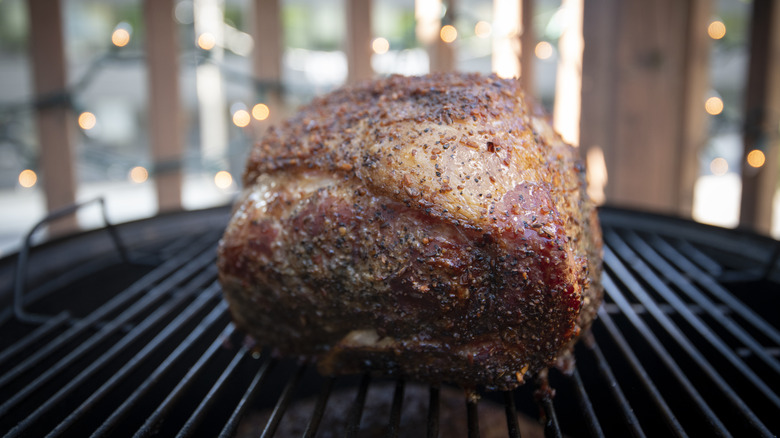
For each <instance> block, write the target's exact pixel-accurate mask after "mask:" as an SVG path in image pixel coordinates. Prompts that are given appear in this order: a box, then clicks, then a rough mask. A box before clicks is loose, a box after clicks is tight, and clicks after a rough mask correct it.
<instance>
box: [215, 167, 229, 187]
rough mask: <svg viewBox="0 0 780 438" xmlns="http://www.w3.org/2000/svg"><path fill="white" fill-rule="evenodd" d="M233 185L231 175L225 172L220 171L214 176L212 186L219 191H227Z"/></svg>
mask: <svg viewBox="0 0 780 438" xmlns="http://www.w3.org/2000/svg"><path fill="white" fill-rule="evenodd" d="M232 184H233V175H231V174H230V172H228V171H226V170H220V171H219V172H217V174H216V175H214V185H216V186H217V187H218V188H220V189H223V190H224V189H227V188H229V187H230V186H231V185H232Z"/></svg>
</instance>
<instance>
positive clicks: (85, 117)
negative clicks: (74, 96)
mask: <svg viewBox="0 0 780 438" xmlns="http://www.w3.org/2000/svg"><path fill="white" fill-rule="evenodd" d="M95 125H97V117H95V115H94V114H92V113H91V112H89V111H84V112H83V113H81V114H80V115H79V127H81V129H85V130H87V131H89V130H90V129H92V128H94V127H95Z"/></svg>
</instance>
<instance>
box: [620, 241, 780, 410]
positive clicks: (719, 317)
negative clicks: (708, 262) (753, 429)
mask: <svg viewBox="0 0 780 438" xmlns="http://www.w3.org/2000/svg"><path fill="white" fill-rule="evenodd" d="M626 239H627V241H628V242H630V243H631V245H633V246H634V248H636V249H637V250H639V251H640V252H641V253H642V256H643V257H644V259H645V260H647V261H648V262H649V263H650V264H652V265H653V266H654V267H655V268H656V269H658V270H660V272H662V273H663V275H664V276H665V277H666V278H667V279H669V280H670V281H671V282H672V283H674V284H675V285H676V286H677V287H678V288H679V289H680V290H681V291H682V292H683V293H685V294H686V295H687V296H688V297H689V298H690V299H691V300H693V301H695V302H696V304H698V305H699V306H701V307H702V309H704V310H705V311H706V312H707V313H708V314H709V315H710V316H711V317H712V318H714V320H715V321H718V323H719V324H721V325H722V326H723V327H724V328H725V329H726V330H728V331H729V333H731V334H732V335H733V336H734V337H735V338H737V339H739V340H740V341H741V342H742V343H743V344H745V346H747V347H748V348H749V349H750V350H751V351H753V353H755V354H756V356H758V357H759V358H761V359H762V360H763V361H764V362H765V363H766V364H767V365H768V366H769V367H770V368H772V369H773V370H774V371H775V372H776V373H778V374H780V362H778V361H777V360H776V359H774V358H773V357H772V356H770V355H769V354H767V353H766V350H765V349H764V347H763V346H762V345H761V344H759V343H758V342H757V341H756V340H755V339H753V337H752V336H750V334H748V333H747V332H746V331H745V330H744V329H742V327H740V326H739V325H737V323H735V322H734V321H732V320H731V319H730V318H729V317H728V316H727V315H725V314H723V312H721V311H720V309H719V308H718V307H717V306H716V305H715V303H713V302H712V301H710V300H709V299H708V298H707V297H705V296H704V294H702V293H701V292H700V291H699V290H698V289H697V288H696V287H695V286H694V285H693V284H691V282H690V281H688V280H687V279H686V278H685V277H684V276H683V275H682V274H680V273H679V272H678V271H677V270H675V269H674V267H673V266H672V265H670V264H669V263H667V262H666V261H665V260H664V259H663V257H661V256H660V255H659V254H658V253H657V252H656V251H655V250H654V249H653V248H652V247H650V246H649V245H648V244H647V243H646V242H645V241H644V240H642V239H641V238H640V237H639V236H638V235H636V234H634V233H630V234H628V235H627V236H626ZM655 243H656V244H657V245H668V244H666V243H665V242H655ZM667 249H671V250H672V251H673V250H674V249H673V248H667ZM661 284H663V283H661ZM654 287H655V285H654ZM658 292H659V293H661V294H662V295H663V296H664V298H666V299H667V301H669V302H670V303H672V305H674V306H675V307H676V308H679V307H684V309H680V312H681V313H682V314H683V315H684V316H686V319H689V318H690V319H692V320H695V321H696V322H697V324H703V323H702V322H699V320H698V319H697V318H696V317H695V316H694V315H692V314H690V310H688V308H687V306H685V303H683V302H682V300H680V299H679V298H678V297H677V295H676V294H675V293H674V292H673V291H672V290H670V289H669V288H668V287H666V286H664V287H663V288H660V289H659V290H658ZM691 324H692V325H693V322H691ZM702 335H705V337H707V339H709V340H710V342H711V343H715V342H717V343H718V345H715V347H716V348H718V349H719V350H723V351H722V354H723V355H724V356H725V357H726V359H727V360H729V362H731V363H732V364H733V365H734V366H735V367H737V368H738V369H739V370H740V371H741V372H744V373H745V374H746V375H747V376H748V378H749V379H750V380H751V382H753V384H754V385H756V387H758V388H759V389H760V390H761V392H764V394H765V395H767V397H769V399H770V400H772V401H773V403H774V404H775V406H777V407H778V409H780V398H778V397H777V395H776V394H774V393H773V392H772V391H771V389H769V387H767V386H766V384H765V383H764V381H763V380H762V379H761V378H759V377H758V376H757V375H756V374H755V373H754V372H753V371H752V370H751V369H750V368H748V367H747V365H746V364H745V363H744V362H742V361H741V360H740V359H739V357H738V356H737V355H736V354H735V353H734V351H733V350H732V349H731V348H729V347H728V346H727V345H726V344H725V343H723V342H722V341H720V339H719V338H717V337H715V334H714V333H712V332H711V331H709V330H708V333H702ZM710 336H712V338H710Z"/></svg>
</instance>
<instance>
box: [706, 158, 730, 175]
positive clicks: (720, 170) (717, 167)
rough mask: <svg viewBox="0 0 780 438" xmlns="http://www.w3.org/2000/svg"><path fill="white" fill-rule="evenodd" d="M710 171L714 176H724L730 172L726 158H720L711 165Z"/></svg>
mask: <svg viewBox="0 0 780 438" xmlns="http://www.w3.org/2000/svg"><path fill="white" fill-rule="evenodd" d="M710 170H711V171H712V173H713V175H717V176H723V175H725V174H726V173H727V172H728V171H729V163H728V161H726V159H725V158H722V157H718V158H716V159H714V160H712V162H711V163H710Z"/></svg>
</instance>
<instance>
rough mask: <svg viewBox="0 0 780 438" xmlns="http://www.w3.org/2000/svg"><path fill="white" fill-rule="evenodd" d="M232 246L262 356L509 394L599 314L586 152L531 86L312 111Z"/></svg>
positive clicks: (324, 104)
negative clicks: (537, 100) (533, 96)
mask: <svg viewBox="0 0 780 438" xmlns="http://www.w3.org/2000/svg"><path fill="white" fill-rule="evenodd" d="M244 186H245V190H244V192H243V195H242V197H241V199H240V200H239V202H238V203H237V206H236V209H235V212H234V215H233V217H232V219H231V222H230V224H229V226H228V228H227V230H226V232H225V235H224V237H223V239H222V241H221V243H220V247H219V258H218V265H219V272H220V280H221V282H222V285H223V289H224V294H225V298H226V299H227V301H228V303H229V304H230V310H231V312H232V315H233V318H234V321H235V322H236V324H237V325H238V326H239V327H240V328H241V329H243V330H245V331H247V332H248V333H249V334H251V335H252V336H254V337H255V338H257V339H258V341H259V342H260V343H262V344H266V345H271V346H273V347H275V348H277V349H278V350H279V351H281V352H283V353H286V354H299V355H305V356H312V357H316V358H317V359H318V366H319V369H320V371H321V372H323V373H326V374H341V373H350V372H357V371H360V370H363V369H366V368H369V369H380V370H384V371H386V372H391V373H400V374H402V375H405V376H407V377H410V378H414V379H420V380H425V381H432V382H442V381H448V382H454V383H457V384H459V385H461V386H464V387H476V386H484V387H487V388H491V389H510V388H513V387H516V386H518V385H519V384H521V383H522V381H523V376H524V375H525V374H526V373H530V374H533V373H535V372H538V371H539V370H541V369H543V368H546V367H548V366H549V365H551V364H552V363H554V362H555V360H556V358H558V357H559V356H560V355H562V354H564V353H566V352H567V351H568V350H570V348H571V346H572V345H573V343H574V341H575V340H576V337H577V335H578V333H579V332H580V330H581V329H584V328H587V327H588V326H589V325H590V323H591V321H592V319H593V318H594V316H595V313H596V311H597V308H598V305H599V304H600V302H601V287H600V285H599V283H598V278H599V275H600V272H601V262H600V251H601V238H600V232H599V228H598V223H597V222H596V215H595V211H594V209H593V206H592V205H591V203H590V202H589V201H588V200H587V198H586V195H585V184H584V176H583V171H582V168H581V166H580V164H579V162H578V159H577V154H576V151H575V150H574V149H573V148H571V147H570V146H568V145H566V144H564V143H563V142H562V141H561V139H560V138H559V137H558V136H557V135H556V134H555V133H554V132H553V131H552V129H551V128H550V126H549V124H548V123H547V122H546V120H545V119H544V116H543V115H541V114H540V113H539V112H538V111H537V110H536V109H534V108H533V107H532V106H531V105H528V104H527V103H526V102H525V99H524V96H523V93H522V92H521V90H520V89H519V86H518V83H517V82H516V81H513V80H502V79H498V78H496V77H495V76H490V77H486V76H481V75H466V74H435V75H429V76H424V77H414V78H410V77H401V76H393V77H389V78H386V79H381V80H377V81H374V82H367V83H363V84H361V85H357V86H354V87H347V88H343V89H341V90H339V91H336V92H334V93H331V94H329V95H327V96H324V97H321V98H318V99H315V100H314V101H313V102H312V103H311V104H310V105H308V106H306V107H305V108H303V109H302V110H301V111H300V112H299V113H298V114H296V115H295V116H293V117H292V118H291V119H289V120H288V121H287V122H285V123H284V124H283V125H282V126H281V127H280V128H276V129H271V130H270V132H269V133H268V134H267V135H266V136H265V137H264V139H263V141H262V142H261V143H259V144H257V145H256V146H255V147H254V149H253V150H252V151H251V154H250V156H249V159H248V163H247V168H246V172H245V174H244Z"/></svg>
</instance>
